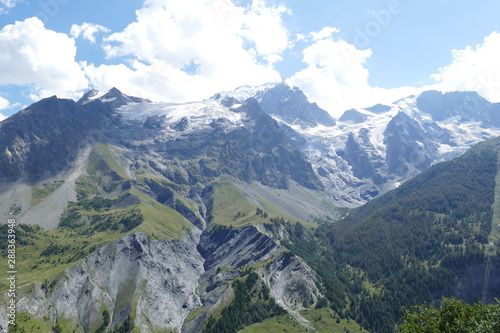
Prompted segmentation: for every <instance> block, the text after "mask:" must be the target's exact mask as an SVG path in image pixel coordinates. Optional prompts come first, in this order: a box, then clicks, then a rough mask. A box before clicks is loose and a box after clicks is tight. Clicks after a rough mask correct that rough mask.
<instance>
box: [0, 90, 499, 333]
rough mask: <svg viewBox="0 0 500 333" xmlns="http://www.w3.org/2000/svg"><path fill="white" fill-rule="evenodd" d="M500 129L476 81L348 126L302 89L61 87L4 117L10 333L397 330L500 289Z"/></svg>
mask: <svg viewBox="0 0 500 333" xmlns="http://www.w3.org/2000/svg"><path fill="white" fill-rule="evenodd" d="M499 135H500V104H493V103H490V102H488V101H487V100H485V99H484V98H482V97H481V96H479V95H478V94H477V93H473V92H450V93H445V94H443V93H441V92H437V91H427V92H423V93H422V94H420V95H418V96H410V97H407V98H404V99H401V100H399V101H396V102H394V103H393V104H391V105H380V104H379V105H375V106H372V107H368V108H366V109H352V110H348V111H346V112H345V113H344V114H343V115H342V117H340V118H339V119H333V118H332V117H331V116H330V115H329V114H328V113H327V112H326V111H325V110H322V109H321V108H320V107H319V106H318V105H316V104H314V103H310V102H309V101H308V100H307V98H306V96H305V95H304V94H303V92H302V91H300V90H299V89H298V88H291V87H289V86H287V85H286V84H285V83H284V82H283V83H273V84H266V85H262V86H252V87H250V86H246V87H241V88H238V89H236V90H234V91H231V92H220V93H218V94H216V95H215V96H212V97H211V98H208V99H206V100H203V101H197V102H191V103H183V104H174V103H168V104H167V103H152V102H150V101H148V100H144V99H141V98H136V97H132V96H127V95H125V94H123V93H122V92H120V91H119V90H117V89H115V88H113V89H111V90H109V91H107V92H99V91H96V90H91V91H89V92H88V93H86V94H85V95H84V96H83V97H82V98H81V99H80V100H79V101H76V102H75V101H73V100H67V99H59V98H57V97H55V96H54V97H50V98H47V99H44V100H41V101H39V102H37V103H35V104H33V105H31V106H29V107H27V108H25V109H24V110H22V111H20V112H18V113H17V114H15V115H13V116H11V117H9V118H8V119H6V120H4V121H3V122H1V123H0V216H1V219H2V224H1V225H0V229H1V234H2V235H7V233H8V225H7V224H6V223H7V220H9V219H12V218H14V219H15V220H16V221H17V223H18V225H16V227H15V233H16V262H15V268H16V270H17V275H16V279H17V280H16V286H17V289H16V298H15V299H16V307H17V308H16V311H17V313H16V325H15V326H9V325H8V323H7V321H6V318H8V316H7V314H8V313H7V311H8V310H7V306H8V302H9V299H10V298H9V296H8V295H7V294H8V290H9V284H8V283H9V281H7V280H6V279H2V280H0V292H1V293H2V295H1V297H0V303H1V307H0V318H1V319H0V331H2V332H7V331H8V332H217V333H223V332H374V333H378V332H380V333H385V332H387V333H390V332H395V331H396V330H397V326H398V324H400V323H401V310H402V308H403V307H410V306H412V305H415V304H422V303H430V304H437V303H438V301H439V300H440V299H441V298H442V297H449V296H455V297H458V298H460V299H463V300H466V301H477V300H483V301H484V302H487V303H491V302H494V299H495V297H499V295H500V258H499V256H498V251H497V248H498V242H499V240H500V173H499V168H498V161H499V157H500V139H497V138H496V137H497V136H499ZM7 245H8V240H7V238H6V237H2V238H1V239H0V250H1V251H2V257H3V258H7V257H8V253H9V252H8V246H7ZM6 261H7V260H4V262H6ZM4 271H8V269H7V268H6V267H4Z"/></svg>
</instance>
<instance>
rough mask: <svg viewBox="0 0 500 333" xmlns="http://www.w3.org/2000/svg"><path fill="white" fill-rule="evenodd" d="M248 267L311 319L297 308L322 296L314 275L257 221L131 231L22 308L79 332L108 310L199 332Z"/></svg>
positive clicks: (35, 289)
mask: <svg viewBox="0 0 500 333" xmlns="http://www.w3.org/2000/svg"><path fill="white" fill-rule="evenodd" d="M247 267H254V268H255V269H256V272H257V273H258V274H259V276H260V277H261V279H262V280H263V281H264V283H266V284H267V285H268V286H269V288H270V290H271V295H272V296H273V297H274V298H275V299H276V301H277V303H278V304H279V305H280V306H282V307H283V308H285V309H286V310H288V311H289V312H290V313H291V314H292V315H293V316H294V317H295V318H296V320H298V321H300V322H302V323H303V324H305V325H307V324H308V322H307V321H306V320H305V319H303V318H302V317H301V316H300V315H299V313H298V310H301V309H303V303H304V300H306V299H307V300H310V299H311V295H312V298H313V300H314V302H316V301H317V299H318V298H319V297H321V294H320V292H319V290H318V289H317V287H316V284H317V279H316V276H315V274H314V273H313V271H312V270H311V269H310V268H309V267H307V265H306V264H305V263H304V262H303V261H302V260H300V259H298V258H297V257H295V256H292V255H290V254H289V253H288V252H286V251H285V249H284V248H283V247H281V246H279V245H278V244H277V243H276V242H275V241H274V240H272V239H271V238H269V237H268V236H266V235H264V234H263V233H261V232H260V231H259V230H258V228H257V227H255V226H251V225H248V226H245V227H243V228H240V229H228V228H214V229H212V230H210V231H209V230H207V229H205V230H204V231H200V230H198V229H197V228H192V229H191V232H189V233H186V234H185V235H184V236H183V237H182V238H180V239H172V240H154V239H151V238H150V237H148V236H147V235H146V234H144V233H141V232H138V233H134V234H131V235H128V236H126V237H124V238H121V239H119V240H117V241H115V242H113V243H111V244H110V245H108V246H106V247H104V248H102V249H100V250H98V251H97V252H95V253H94V254H92V255H90V256H88V257H86V258H85V259H83V260H82V261H80V262H79V263H77V264H76V265H74V266H71V267H70V268H68V269H67V270H66V271H65V272H64V274H61V275H60V276H57V277H55V278H54V279H49V280H48V281H46V283H44V284H41V283H36V284H32V285H28V286H24V287H22V288H20V294H21V295H22V296H20V297H19V298H18V304H17V305H18V312H20V313H23V312H27V313H29V314H30V315H31V316H33V317H36V318H39V319H43V318H45V319H47V318H49V322H50V323H52V325H55V324H56V322H58V321H59V322H61V320H62V321H65V322H68V321H69V322H72V323H73V324H72V325H73V326H72V327H73V328H77V332H78V331H81V329H82V328H83V332H94V331H95V330H96V329H97V328H98V327H99V326H100V325H102V324H103V323H104V322H105V320H104V316H108V319H109V325H108V327H109V328H114V327H118V326H119V325H120V324H122V323H123V322H124V321H125V320H126V319H127V317H128V316H129V315H131V316H132V317H134V322H135V326H136V327H138V328H139V329H140V331H141V332H152V331H159V330H161V331H164V330H174V331H178V332H200V331H201V330H202V327H203V324H204V322H205V321H206V319H207V318H208V317H209V316H210V315H211V314H212V313H214V311H216V310H218V309H220V308H221V307H224V306H226V305H227V304H229V303H230V301H231V298H232V290H231V288H230V285H231V281H233V280H234V279H235V278H237V277H239V276H241V274H242V273H241V272H242V271H243V270H244V269H245V268H247ZM4 309H5V307H3V306H2V308H1V310H0V312H4V311H5V310H4ZM5 315H6V314H5V313H0V316H1V318H6V316H5ZM0 326H1V327H2V328H3V329H4V328H5V327H6V325H5V323H0Z"/></svg>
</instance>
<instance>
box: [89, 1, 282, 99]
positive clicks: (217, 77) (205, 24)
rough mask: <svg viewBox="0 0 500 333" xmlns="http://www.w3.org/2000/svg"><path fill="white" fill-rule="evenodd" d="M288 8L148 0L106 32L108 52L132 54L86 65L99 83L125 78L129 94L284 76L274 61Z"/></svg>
mask: <svg viewBox="0 0 500 333" xmlns="http://www.w3.org/2000/svg"><path fill="white" fill-rule="evenodd" d="M286 13H288V11H287V9H286V8H285V7H284V6H274V7H273V6H267V5H266V4H265V3H264V2H263V1H262V0H254V1H253V2H252V3H251V5H249V6H248V7H241V6H237V5H235V4H234V3H233V2H231V1H230V0H218V1H213V0H190V1H177V0H161V1H160V0H147V1H146V2H145V5H144V7H143V8H141V9H139V10H137V11H136V15H137V18H136V21H135V22H133V23H131V24H130V25H128V26H127V27H126V28H125V29H124V30H123V31H121V32H117V33H114V34H112V35H110V36H108V37H106V38H105V39H104V43H105V45H104V50H105V52H106V55H107V57H108V58H119V57H124V58H125V59H130V58H132V59H134V60H132V61H129V62H128V63H126V64H127V66H105V65H102V66H99V67H95V66H93V65H88V66H87V67H86V68H85V71H86V73H87V75H88V76H89V78H90V79H91V81H92V82H93V84H94V85H95V86H96V87H97V88H98V89H107V88H109V87H110V86H111V85H113V83H112V82H115V84H114V85H116V82H119V83H120V84H121V85H122V86H127V87H128V90H125V89H123V90H124V91H127V93H131V90H134V91H143V92H144V93H146V92H147V91H150V92H151V96H153V97H154V98H155V99H159V98H161V100H173V101H185V100H192V99H200V98H205V97H208V96H210V95H211V94H214V93H216V92H218V91H221V90H230V89H234V88H236V87H237V86H240V85H245V84H259V83H262V82H269V81H278V80H280V75H279V73H278V72H277V71H276V70H274V68H273V64H274V63H275V62H277V61H280V60H281V56H280V54H281V53H282V52H283V51H284V50H285V49H287V48H288V47H289V36H288V31H287V29H286V28H285V26H284V24H283V21H282V15H285V14H286ZM115 78H121V80H117V79H115ZM144 82H149V83H148V84H144ZM119 88H120V87H119Z"/></svg>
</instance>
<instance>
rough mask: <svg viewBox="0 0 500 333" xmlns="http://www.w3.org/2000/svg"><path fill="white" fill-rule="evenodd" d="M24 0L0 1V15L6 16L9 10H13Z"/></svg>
mask: <svg viewBox="0 0 500 333" xmlns="http://www.w3.org/2000/svg"><path fill="white" fill-rule="evenodd" d="M22 1H24V0H0V5H1V6H0V15H2V14H8V13H9V10H10V9H11V8H14V7H15V6H16V5H17V4H18V3H19V2H22Z"/></svg>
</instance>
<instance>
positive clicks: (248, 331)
mask: <svg viewBox="0 0 500 333" xmlns="http://www.w3.org/2000/svg"><path fill="white" fill-rule="evenodd" d="M301 315H302V316H303V317H304V318H306V319H307V320H309V322H310V323H311V324H312V325H313V326H314V330H311V329H307V328H305V327H304V326H302V325H301V324H299V323H297V322H296V321H295V320H294V319H293V318H292V317H291V316H290V315H283V316H277V317H272V318H268V319H266V320H264V321H262V322H261V323H256V324H253V325H250V326H248V327H245V328H244V329H242V330H239V331H238V333H267V332H273V333H281V332H283V333H302V332H318V333H345V332H351V333H354V332H361V333H362V332H368V331H366V330H364V329H362V328H361V327H360V326H359V325H358V324H357V323H356V322H355V321H353V320H348V319H341V318H340V317H338V315H336V314H335V312H334V311H332V310H331V309H328V308H325V309H317V310H305V311H301Z"/></svg>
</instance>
